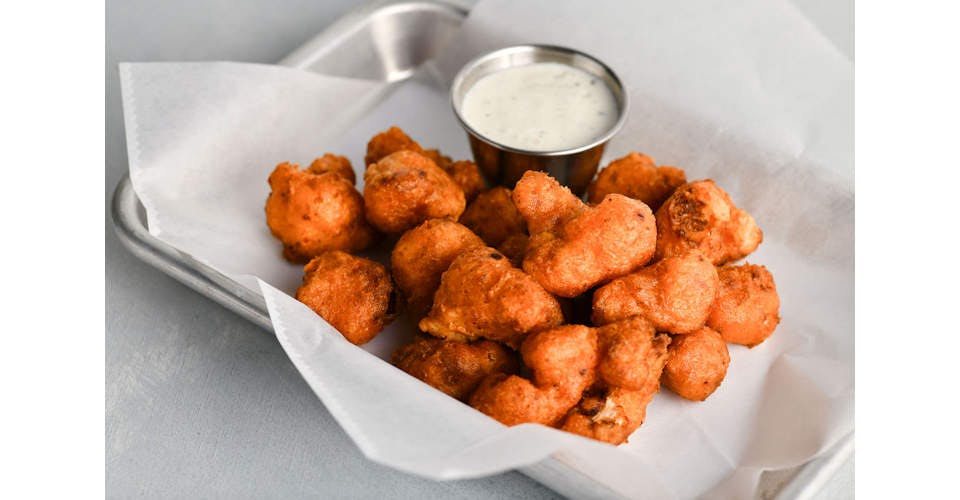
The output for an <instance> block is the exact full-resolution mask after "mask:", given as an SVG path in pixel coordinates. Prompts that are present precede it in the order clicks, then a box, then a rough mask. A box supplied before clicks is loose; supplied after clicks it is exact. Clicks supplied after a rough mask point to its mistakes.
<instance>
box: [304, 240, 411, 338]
mask: <svg viewBox="0 0 960 500" xmlns="http://www.w3.org/2000/svg"><path fill="white" fill-rule="evenodd" d="M303 271H304V276H303V285H302V286H300V288H299V289H298V290H297V294H296V298H297V300H299V301H300V302H303V303H304V304H306V305H307V307H309V308H310V309H313V311H314V312H316V313H317V314H319V315H320V316H321V317H322V318H323V319H325V320H327V322H328V323H330V324H331V325H332V326H333V327H334V328H336V329H337V330H338V331H339V332H340V333H341V334H343V336H344V337H346V339H347V340H349V341H350V342H352V343H354V344H358V345H359V344H365V343H367V342H369V341H370V340H372V339H373V338H374V337H375V336H376V335H377V334H378V333H380V331H381V330H383V327H384V326H386V325H387V324H388V323H390V322H391V321H392V320H393V318H394V317H395V316H396V314H397V310H396V301H395V295H394V290H393V283H392V282H391V281H390V275H389V274H388V273H387V270H386V269H385V268H384V267H383V266H382V265H380V264H378V263H376V262H373V261H372V260H368V259H364V258H361V257H355V256H353V255H350V254H348V253H345V252H340V251H330V252H324V253H322V254H320V255H318V256H316V257H314V258H313V259H312V260H311V261H310V263H308V264H307V265H306V266H305V267H304V268H303Z"/></svg>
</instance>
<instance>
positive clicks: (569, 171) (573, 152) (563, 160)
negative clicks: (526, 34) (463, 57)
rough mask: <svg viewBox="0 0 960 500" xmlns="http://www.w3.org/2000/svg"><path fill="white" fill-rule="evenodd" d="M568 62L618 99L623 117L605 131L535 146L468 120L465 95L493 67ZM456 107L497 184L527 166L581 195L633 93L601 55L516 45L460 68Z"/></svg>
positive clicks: (509, 184)
mask: <svg viewBox="0 0 960 500" xmlns="http://www.w3.org/2000/svg"><path fill="white" fill-rule="evenodd" d="M541 62H553V63H560V64H566V65H569V66H573V67H575V68H578V69H581V70H583V71H586V72H587V73H589V74H591V75H593V76H596V77H597V78H599V79H600V80H601V81H603V82H604V83H605V84H606V85H607V87H608V88H609V89H610V91H611V92H612V93H613V96H614V98H615V99H616V101H617V111H618V113H619V116H618V117H617V121H616V122H615V123H614V124H613V126H611V127H610V129H609V130H607V131H606V132H605V133H604V134H602V135H601V136H600V137H597V138H596V139H594V140H593V141H592V142H590V143H587V144H582V145H579V146H576V147H572V148H568V149H561V150H555V151H530V150H524V149H518V148H514V147H510V146H508V145H506V144H501V143H499V142H497V141H494V140H491V139H489V138H487V137H484V136H483V135H481V134H480V133H478V132H477V131H476V130H474V129H473V127H471V126H470V124H469V123H468V122H467V121H466V120H464V118H463V115H462V114H461V110H460V108H461V105H462V104H463V98H464V96H465V95H466V94H467V91H469V90H470V88H471V87H473V85H474V84H475V83H476V82H477V81H478V80H480V79H481V78H483V77H484V76H487V75H489V74H491V73H496V72H497V71H501V70H504V69H507V68H512V67H516V66H527V65H530V64H534V63H541ZM450 98H451V101H452V103H453V112H454V114H456V115H457V120H459V121H460V125H462V126H463V128H464V130H466V132H467V136H468V138H469V139H470V149H471V150H473V158H474V161H476V162H477V165H478V166H479V167H480V170H481V171H482V172H483V173H484V175H485V176H486V177H487V180H488V181H490V182H493V183H496V184H500V185H503V186H507V187H509V188H512V187H513V186H514V184H516V182H517V181H518V180H519V179H520V177H521V176H522V175H523V173H524V172H525V171H527V170H542V171H544V172H547V173H548V174H550V176H552V177H553V178H555V179H557V180H558V181H560V182H561V183H563V184H565V185H567V186H568V187H569V188H570V190H571V191H573V192H574V193H576V194H577V195H581V194H583V192H584V191H585V190H586V188H587V185H588V184H589V183H590V180H591V179H593V174H595V173H596V172H597V165H598V164H599V163H600V157H601V156H603V148H604V146H605V145H606V144H607V141H609V140H610V138H611V137H613V136H614V134H616V133H617V132H618V131H619V130H620V128H621V127H623V124H624V122H625V121H626V119H627V106H628V102H627V93H626V91H625V90H624V88H623V84H622V83H621V82H620V79H619V78H617V75H616V74H615V73H614V72H613V70H611V69H610V68H609V67H607V65H606V64H604V63H602V62H600V61H599V60H598V59H596V58H595V57H592V56H589V55H587V54H584V53H583V52H580V51H577V50H573V49H568V48H565V47H556V46H552V45H516V46H513V47H507V48H503V49H500V50H496V51H493V52H490V53H488V54H484V55H482V56H480V57H478V58H476V59H474V60H472V61H470V62H469V63H467V64H466V65H465V66H464V67H463V68H461V69H460V72H459V73H457V76H456V78H454V80H453V85H452V87H451V89H450Z"/></svg>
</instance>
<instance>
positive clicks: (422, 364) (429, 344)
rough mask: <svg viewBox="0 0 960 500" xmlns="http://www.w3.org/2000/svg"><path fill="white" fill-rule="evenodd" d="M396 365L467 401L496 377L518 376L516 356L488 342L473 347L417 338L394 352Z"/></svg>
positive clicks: (393, 358) (463, 343)
mask: <svg viewBox="0 0 960 500" xmlns="http://www.w3.org/2000/svg"><path fill="white" fill-rule="evenodd" d="M391 359H392V361H393V364H394V365H396V366H397V367H398V368H400V369H401V370H403V371H405V372H407V373H409V374H410V375H412V376H414V377H416V378H418V379H420V380H422V381H424V382H426V383H427V384H429V385H430V386H432V387H434V388H435V389H437V390H439V391H441V392H444V393H446V394H447V395H449V396H451V397H454V398H457V399H460V400H465V399H467V398H469V397H470V395H471V394H473V391H474V390H475V389H476V388H477V386H478V385H479V384H480V382H481V381H482V380H483V379H484V378H485V377H487V376H488V375H491V374H494V373H516V372H517V371H518V370H519V368H520V363H519V361H518V359H517V354H516V353H515V352H514V351H513V350H510V349H507V348H506V347H503V346H502V345H500V344H498V343H496V342H491V341H489V340H481V341H479V342H474V343H470V344H468V343H465V342H456V341H452V340H443V339H438V338H435V337H431V336H429V335H417V337H416V338H415V339H414V340H413V342H411V343H409V344H407V345H405V346H403V347H400V348H399V349H397V350H396V351H394V353H393V356H392V358H391Z"/></svg>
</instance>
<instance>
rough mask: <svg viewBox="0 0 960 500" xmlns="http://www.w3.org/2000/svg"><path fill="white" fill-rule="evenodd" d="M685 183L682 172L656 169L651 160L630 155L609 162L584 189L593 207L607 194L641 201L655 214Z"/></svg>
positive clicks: (684, 175)
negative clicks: (615, 194) (620, 195)
mask: <svg viewBox="0 0 960 500" xmlns="http://www.w3.org/2000/svg"><path fill="white" fill-rule="evenodd" d="M686 183H687V176H686V174H685V173H684V172H683V170H681V169H679V168H676V167H666V166H664V167H657V165H656V163H654V161H653V158H650V157H649V156H647V155H644V154H640V153H637V152H632V153H630V154H628V155H627V156H624V157H623V158H619V159H617V160H614V161H612V162H610V164H609V165H607V166H606V168H604V169H603V170H601V171H600V173H599V174H597V178H596V179H594V181H593V182H591V183H590V186H589V187H588V188H587V200H588V201H589V202H590V204H592V205H595V204H597V203H600V202H601V201H603V199H604V198H605V197H606V196H607V195H608V194H611V193H617V194H622V195H624V196H627V197H630V198H633V199H635V200H640V201H642V202H644V203H646V204H647V206H649V207H650V209H651V210H653V211H656V210H657V209H658V208H660V205H662V204H663V202H664V201H666V199H667V198H669V197H670V195H671V194H672V193H673V191H674V190H676V189H677V188H678V187H680V186H682V185H684V184H686Z"/></svg>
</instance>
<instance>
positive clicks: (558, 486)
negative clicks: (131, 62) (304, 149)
mask: <svg viewBox="0 0 960 500" xmlns="http://www.w3.org/2000/svg"><path fill="white" fill-rule="evenodd" d="M473 3H474V2H473V0H459V1H458V0H428V1H403V0H381V1H375V2H373V3H371V4H368V5H365V6H363V7H360V8H358V9H355V10H354V11H352V12H350V13H348V14H347V15H345V16H344V17H343V18H341V19H340V20H338V21H337V22H335V23H334V24H332V25H331V26H330V27H328V28H327V29H325V30H324V31H323V32H321V33H320V34H319V35H317V36H316V37H314V38H313V39H311V40H309V41H308V42H306V43H305V44H303V45H302V46H300V47H299V48H298V49H296V50H295V51H293V52H292V53H291V54H290V55H288V56H287V57H285V58H284V59H283V60H281V61H280V62H279V63H278V64H280V65H283V66H290V67H293V68H300V69H304V70H308V71H315V72H318V73H323V74H327V75H336V76H347V77H354V78H366V79H375V80H380V81H386V82H395V81H401V80H404V79H406V78H408V77H410V76H411V75H413V74H414V72H415V71H416V70H417V68H418V67H419V66H420V65H421V64H422V63H424V62H425V61H427V60H429V59H430V58H432V57H433V56H434V55H436V54H437V53H438V52H439V50H441V49H442V47H443V46H444V45H445V44H446V42H447V41H449V40H450V38H451V37H452V36H453V35H454V34H455V33H456V31H457V30H458V28H459V26H460V24H461V23H462V22H463V20H464V18H466V16H467V14H468V13H469V10H470V7H471V5H472V4H473ZM112 215H113V222H114V226H115V229H116V232H117V236H118V237H119V239H120V241H121V242H122V243H123V245H124V246H125V247H126V248H127V249H128V250H130V252H131V253H133V254H134V255H135V256H137V258H139V259H141V260H143V261H144V262H146V263H147V264H150V265H151V266H153V267H155V268H157V269H159V270H160V271H162V272H164V273H166V274H167V275H169V276H171V277H173V278H174V279H176V280H177V281H180V282H181V283H183V284H185V285H187V286H188V287H190V288H192V289H194V290H196V291H197V292H199V293H201V294H203V295H205V296H207V297H209V298H210V299H212V300H214V301H216V302H218V303H220V304H221V305H223V306H224V307H226V308H227V309H230V310H232V311H234V312H235V313H237V314H239V315H240V316H242V317H244V318H246V319H247V320H250V321H252V322H253V323H256V324H257V325H260V326H261V327H263V328H264V329H265V330H267V331H269V332H273V326H272V324H271V322H270V316H269V314H268V312H267V306H266V303H265V302H264V300H263V296H261V295H260V294H259V293H256V292H253V291H251V290H250V289H248V288H246V287H245V286H243V285H241V284H239V283H237V282H236V281H234V280H233V279H231V278H228V277H227V276H225V275H223V274H222V273H220V272H219V271H217V270H215V269H213V268H211V267H210V266H208V265H206V264H203V263H201V262H199V261H197V260H196V259H194V258H193V257H192V256H190V255H188V254H187V253H184V252H182V251H180V250H178V249H177V248H175V247H173V246H171V245H169V244H167V243H165V242H163V241H161V240H159V239H158V238H156V237H154V236H153V235H152V234H150V231H149V229H148V228H147V221H146V214H145V212H144V209H143V205H142V204H141V203H140V199H139V198H138V197H137V194H136V192H134V190H133V186H132V184H131V183H130V178H129V176H128V177H125V178H124V179H123V180H122V181H120V183H119V184H118V185H117V188H116V190H115V191H114V195H113V203H112ZM852 452H853V436H852V434H851V435H849V436H847V437H846V438H844V439H842V440H841V441H840V442H839V443H838V444H837V445H836V446H835V447H834V449H832V450H830V452H828V453H826V454H824V455H823V456H821V457H820V458H817V459H815V460H812V461H810V462H808V463H807V464H805V465H803V466H801V467H798V468H796V469H793V470H789V471H777V472H772V473H765V474H764V475H763V477H762V478H761V481H760V489H759V492H758V496H759V497H760V498H777V499H794V498H809V497H811V496H812V495H814V494H816V492H818V491H819V490H820V489H821V488H822V487H823V485H824V483H825V482H826V481H828V480H829V479H830V478H831V477H832V476H833V474H834V473H835V472H836V470H837V469H838V468H839V467H840V466H842V465H843V464H844V463H845V461H846V460H847V458H848V457H849V456H850V455H851V454H852ZM520 472H521V473H523V474H525V475H527V476H529V477H530V478H532V479H534V480H536V481H538V482H540V483H542V484H544V485H545V486H547V487H549V488H551V489H553V490H554V491H556V492H558V493H560V494H563V495H565V496H568V497H573V498H620V496H619V495H618V494H616V493H615V492H613V491H612V490H610V489H609V488H607V487H606V486H604V485H603V484H601V483H598V482H597V481H595V480H593V479H592V478H590V477H588V476H586V475H584V474H582V473H580V472H579V471H577V470H575V469H573V468H572V467H570V466H568V465H566V464H565V463H564V462H562V461H561V459H558V458H554V457H551V458H549V459H546V460H544V461H542V462H540V463H538V464H535V465H532V466H529V467H524V468H522V469H520Z"/></svg>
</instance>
